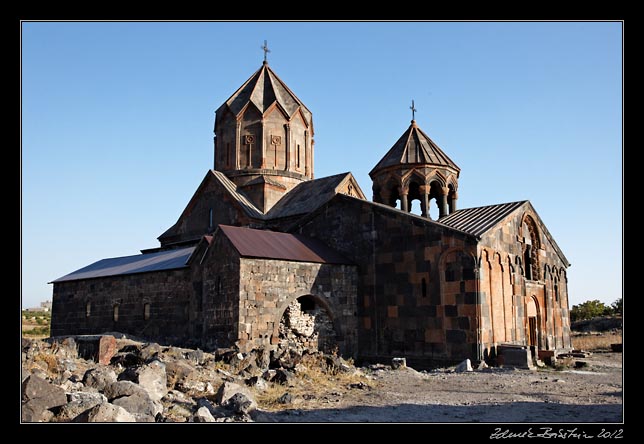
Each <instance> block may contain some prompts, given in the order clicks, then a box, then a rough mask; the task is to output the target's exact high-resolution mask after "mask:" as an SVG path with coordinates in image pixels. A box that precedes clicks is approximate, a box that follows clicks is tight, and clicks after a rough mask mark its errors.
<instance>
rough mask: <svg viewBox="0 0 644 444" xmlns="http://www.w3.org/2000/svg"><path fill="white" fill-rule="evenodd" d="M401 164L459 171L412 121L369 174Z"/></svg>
mask: <svg viewBox="0 0 644 444" xmlns="http://www.w3.org/2000/svg"><path fill="white" fill-rule="evenodd" d="M401 164H403V165H404V164H415V165H419V164H421V165H439V166H446V167H450V168H453V169H454V170H456V171H460V170H461V169H460V168H459V167H458V166H457V165H456V164H455V163H454V161H453V160H452V159H450V158H449V156H447V154H445V153H444V152H443V150H441V149H440V148H439V146H438V145H436V143H435V142H434V141H433V140H432V139H430V138H429V136H428V135H427V134H425V133H424V132H423V131H422V130H421V129H420V128H418V125H416V121H414V120H412V121H411V125H410V126H409V128H407V131H405V132H404V133H403V135H402V136H400V139H398V141H396V143H395V144H394V146H392V147H391V149H390V150H389V151H387V154H385V155H384V157H383V158H382V159H381V160H380V162H378V164H377V165H376V166H375V167H374V168H373V169H372V170H371V172H370V173H369V174H370V175H373V173H375V172H376V171H379V170H382V169H383V168H387V167H390V166H393V165H401Z"/></svg>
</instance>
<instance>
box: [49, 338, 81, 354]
mask: <svg viewBox="0 0 644 444" xmlns="http://www.w3.org/2000/svg"><path fill="white" fill-rule="evenodd" d="M51 345H52V351H53V352H54V354H55V355H56V356H59V357H60V358H68V359H76V358H77V357H78V346H77V345H76V341H74V338H72V337H68V338H65V339H63V340H62V341H60V340H53V342H52V344H51Z"/></svg>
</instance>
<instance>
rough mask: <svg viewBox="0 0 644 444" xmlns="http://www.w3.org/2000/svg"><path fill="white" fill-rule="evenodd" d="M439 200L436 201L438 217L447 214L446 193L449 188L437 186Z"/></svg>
mask: <svg viewBox="0 0 644 444" xmlns="http://www.w3.org/2000/svg"><path fill="white" fill-rule="evenodd" d="M439 190H440V191H439V192H440V195H439V199H440V200H439V201H438V218H439V219H440V218H441V217H445V216H447V193H449V188H447V187H440V188H439Z"/></svg>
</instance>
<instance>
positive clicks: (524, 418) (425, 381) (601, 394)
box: [255, 352, 623, 423]
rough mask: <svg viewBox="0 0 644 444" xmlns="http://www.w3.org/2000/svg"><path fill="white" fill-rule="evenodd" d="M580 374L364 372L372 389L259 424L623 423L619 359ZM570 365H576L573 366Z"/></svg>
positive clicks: (601, 358) (329, 396)
mask: <svg viewBox="0 0 644 444" xmlns="http://www.w3.org/2000/svg"><path fill="white" fill-rule="evenodd" d="M574 361H583V362H586V364H587V366H585V367H583V368H582V369H579V370H575V369H574V367H571V368H566V369H564V370H555V369H553V368H550V367H547V368H545V369H538V370H535V371H531V370H520V369H510V368H488V369H484V370H475V371H472V372H465V373H454V372H453V369H438V370H434V371H430V372H424V371H423V372H418V371H416V370H414V369H411V368H405V369H398V370H392V369H390V368H389V367H384V366H383V368H381V369H374V370H369V371H367V372H366V373H367V381H368V384H367V385H368V386H367V387H364V386H361V387H355V388H352V389H351V390H343V391H341V392H340V391H331V392H328V393H326V394H325V395H324V396H318V397H316V398H315V399H301V398H299V397H298V398H297V399H295V400H294V402H293V404H292V407H293V408H288V409H285V410H282V411H277V412H262V413H260V414H259V415H258V416H257V417H256V419H255V420H256V421H257V422H315V423H327V422H356V423H362V422H377V423H383V422H430V423H448V422H483V423H505V422H508V423H512V422H519V423H526V422H528V423H531V422H534V423H578V422H579V423H597V422H613V423H615V422H623V403H622V402H623V401H622V398H623V395H622V362H623V360H622V354H621V353H610V352H605V353H601V352H600V353H597V352H596V353H594V354H593V355H592V356H590V357H587V358H576V359H574ZM574 361H573V364H574Z"/></svg>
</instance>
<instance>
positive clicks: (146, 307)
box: [143, 302, 150, 321]
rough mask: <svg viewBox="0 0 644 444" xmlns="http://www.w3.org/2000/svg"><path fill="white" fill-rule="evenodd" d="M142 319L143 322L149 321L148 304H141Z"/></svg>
mask: <svg viewBox="0 0 644 444" xmlns="http://www.w3.org/2000/svg"><path fill="white" fill-rule="evenodd" d="M143 319H144V320H146V321H147V320H149V319H150V303H149V302H146V303H145V304H143Z"/></svg>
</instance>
